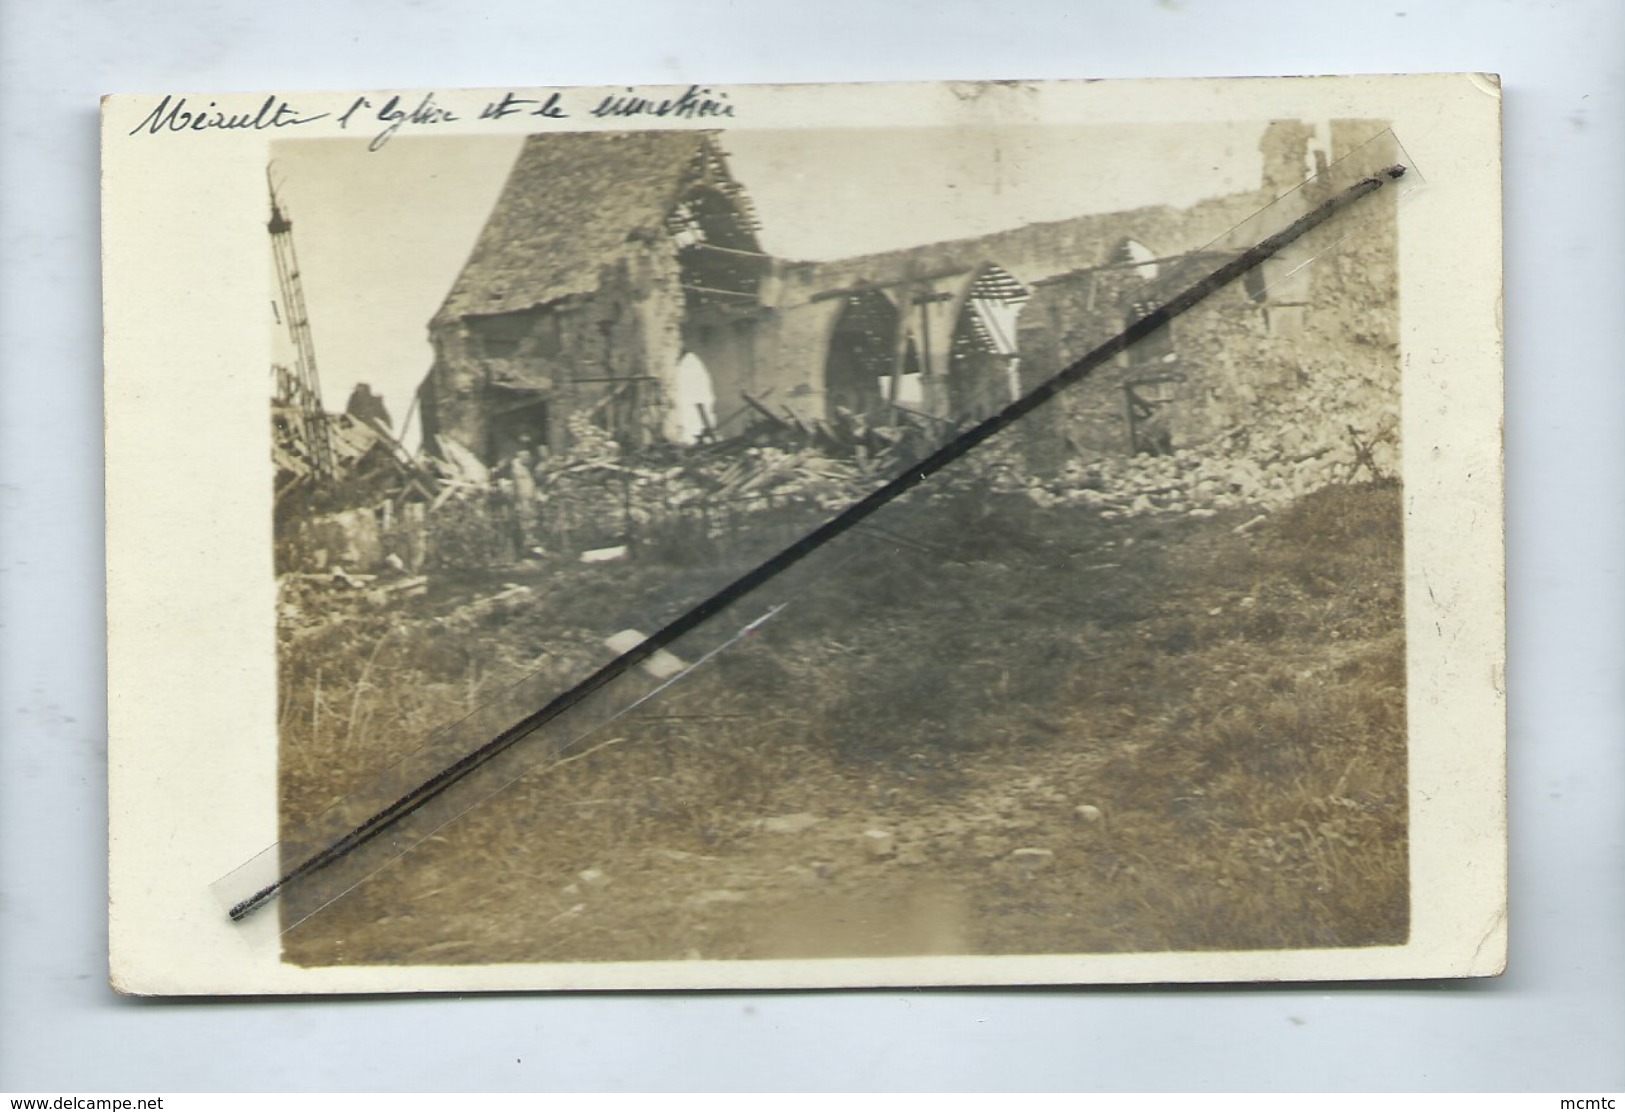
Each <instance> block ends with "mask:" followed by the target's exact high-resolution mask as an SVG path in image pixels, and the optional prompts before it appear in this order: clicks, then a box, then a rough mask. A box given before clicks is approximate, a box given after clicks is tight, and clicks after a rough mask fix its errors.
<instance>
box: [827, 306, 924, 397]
mask: <svg viewBox="0 0 1625 1112" xmlns="http://www.w3.org/2000/svg"><path fill="white" fill-rule="evenodd" d="M897 328H898V320H897V307H896V306H895V305H893V304H892V303H891V299H890V298H888V297H887V296H886V295H885V294H883V293H881V292H880V291H878V290H860V291H858V292H856V293H852V294H848V295H847V298H846V301H845V303H844V304H843V305H842V306H841V315H840V316H839V317H838V318H836V321H835V329H834V331H833V332H832V333H831V334H830V339H829V354H828V355H827V356H825V359H824V390H825V396H826V400H827V405H828V408H829V415H830V416H831V417H832V418H833V417H834V416H835V415H836V412H837V410H840V409H845V410H848V411H850V412H852V413H860V414H870V413H878V412H881V411H882V410H883V409H884V408H885V403H886V399H887V397H888V396H889V393H890V389H891V385H890V383H891V377H892V374H893V373H894V370H895V368H894V366H893V361H894V358H895V356H894V353H895V352H896V350H897V347H896V344H897ZM904 371H905V373H906V372H907V368H906V367H905V368H904Z"/></svg>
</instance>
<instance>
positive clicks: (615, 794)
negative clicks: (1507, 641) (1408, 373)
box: [280, 483, 1409, 964]
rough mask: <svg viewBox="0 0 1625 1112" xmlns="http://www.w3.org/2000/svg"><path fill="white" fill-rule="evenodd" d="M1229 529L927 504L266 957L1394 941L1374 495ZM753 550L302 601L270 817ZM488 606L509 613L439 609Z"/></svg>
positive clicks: (729, 953) (740, 953)
mask: <svg viewBox="0 0 1625 1112" xmlns="http://www.w3.org/2000/svg"><path fill="white" fill-rule="evenodd" d="M1253 516H1254V515H1253V513H1252V511H1239V510H1238V511H1226V512H1223V513H1220V514H1219V515H1218V516H1215V517H1212V518H1208V519H1206V520H1196V519H1194V518H1190V517H1169V518H1150V517H1141V518H1134V519H1128V520H1118V521H1106V520H1103V519H1102V518H1101V517H1100V516H1098V515H1097V514H1095V513H1094V512H1093V511H1090V510H1087V509H1083V508H1080V507H1075V506H1072V507H1052V508H1044V509H1041V508H1038V507H1036V506H1034V505H1033V504H1032V503H1031V502H1029V501H1028V500H1027V499H1025V498H1022V497H1020V496H1015V495H989V494H986V493H980V494H977V493H975V492H971V493H963V494H961V495H959V496H941V497H938V498H936V499H934V500H932V501H931V502H929V503H927V504H925V505H924V506H923V507H922V508H918V509H915V510H914V511H913V512H912V514H911V516H909V517H908V519H907V523H906V528H904V529H900V530H899V531H897V532H896V533H894V534H890V535H870V536H869V537H867V538H865V539H863V540H862V541H861V543H858V542H854V544H853V545H852V546H850V550H849V551H848V552H846V553H844V554H843V555H842V558H841V559H840V560H831V561H829V562H827V563H826V564H825V565H823V566H822V567H821V568H820V569H815V570H818V571H819V572H821V574H812V573H809V574H807V575H805V576H802V577H801V579H800V582H799V585H798V586H795V588H794V589H793V590H792V589H790V588H789V587H788V586H787V587H786V589H785V590H784V591H783V592H781V594H782V597H783V598H784V599H785V600H787V601H788V603H789V605H788V606H787V607H786V608H785V609H784V611H783V612H782V613H780V614H779V615H778V616H776V617H775V618H774V619H773V620H772V621H771V622H768V623H767V624H766V625H765V626H764V627H763V628H762V630H761V631H760V632H759V633H758V634H757V635H755V636H753V637H751V638H750V639H748V640H747V641H745V642H743V643H741V644H738V645H735V646H733V647H731V648H729V649H728V650H727V651H725V652H723V653H721V654H719V655H718V657H717V658H716V659H715V660H714V661H712V662H711V663H709V664H707V665H706V666H705V667H703V668H700V669H697V670H696V671H695V672H693V673H692V674H691V675H689V676H688V677H686V678H685V679H684V680H683V681H682V682H681V683H679V684H677V685H675V686H673V687H672V688H670V689H669V690H667V691H665V692H663V693H662V694H661V695H659V696H658V697H657V698H655V699H652V700H650V701H649V702H648V703H645V704H643V705H641V706H639V707H637V708H636V709H634V710H632V711H631V712H629V713H627V714H625V715H623V716H621V717H619V718H616V719H615V720H614V721H612V722H610V723H609V725H608V727H606V729H604V730H602V731H600V732H599V733H597V734H594V735H592V736H591V737H589V738H588V739H586V740H585V741H584V742H583V744H582V745H581V746H580V747H578V748H577V749H576V750H574V751H572V753H571V754H570V755H569V758H568V759H566V760H562V761H557V760H556V761H551V762H546V761H543V762H538V764H539V767H536V768H535V769H534V771H532V772H531V773H530V774H529V775H526V776H524V777H523V778H521V779H520V780H519V781H518V782H517V783H514V784H513V785H512V786H510V787H508V788H507V789H506V790H504V791H502V792H501V793H500V794H498V795H497V796H495V797H494V798H493V799H491V800H490V801H489V802H487V803H486V804H484V805H483V806H481V807H478V808H476V809H475V810H474V811H472V812H471V813H469V814H468V815H466V816H464V817H463V818H461V819H459V820H457V821H456V822H454V823H452V824H451V825H449V826H447V827H445V828H444V829H443V830H441V831H440V832H439V833H437V834H436V835H434V837H432V838H430V839H429V840H428V841H426V842H424V843H423V844H422V845H421V846H419V847H418V848H417V849H416V850H415V851H414V852H412V853H410V854H409V855H408V856H407V857H405V858H404V859H402V860H401V861H399V862H397V863H396V864H394V865H393V866H391V867H389V868H387V869H385V870H384V871H383V872H381V873H380V874H379V875H378V876H376V877H375V878H374V879H373V880H371V881H370V882H369V883H367V884H365V885H363V886H362V887H360V888H358V889H357V890H355V891H354V892H352V893H351V894H350V895H348V896H346V897H345V898H343V899H341V900H339V901H338V902H337V903H335V904H333V905H332V906H331V907H329V908H327V909H326V910H324V911H321V912H320V913H318V914H316V915H314V916H312V917H311V918H309V919H307V920H306V921H304V922H303V923H302V924H300V925H299V926H297V927H296V928H295V929H293V930H292V931H291V932H290V933H289V934H288V935H287V936H286V938H285V952H286V955H287V957H288V958H289V960H293V961H296V962H300V963H306V964H332V963H341V962H351V963H391V962H440V963H445V962H497V961H574V960H644V959H661V960H663V959H683V958H695V957H704V958H758V957H777V956H827V955H840V954H852V955H878V954H908V953H977V954H995V953H1092V952H1124V951H1160V950H1205V949H1252V948H1288V947H1343V946H1372V945H1383V944H1394V943H1399V942H1402V941H1404V939H1405V938H1406V935H1407V929H1408V907H1409V900H1408V887H1407V841H1406V830H1407V828H1406V781H1405V767H1406V733H1405V666H1404V661H1405V645H1404V634H1403V589H1402V570H1403V569H1402V550H1401V534H1402V528H1401V526H1402V505H1401V492H1400V488H1399V487H1398V486H1397V485H1396V484H1388V483H1383V484H1367V485H1358V486H1341V487H1330V488H1327V489H1324V490H1321V491H1319V492H1317V493H1315V494H1312V495H1310V496H1308V497H1306V498H1304V499H1302V500H1300V501H1299V502H1297V503H1296V504H1294V505H1293V506H1291V507H1289V508H1288V509H1286V510H1284V511H1281V512H1279V513H1277V514H1274V515H1272V516H1270V517H1268V518H1266V519H1264V520H1263V521H1260V522H1254V523H1253V524H1252V525H1251V526H1250V527H1244V526H1247V523H1248V522H1249V521H1250V520H1251V519H1252V518H1253ZM754 555H755V554H754V553H752V552H750V551H748V550H745V549H740V550H737V551H735V552H733V553H732V554H731V555H730V557H729V561H723V560H722V559H721V558H720V557H719V556H717V554H715V553H714V552H709V551H705V550H703V546H702V548H701V549H700V550H696V548H695V547H694V546H684V545H682V544H676V543H674V544H671V545H667V546H665V547H663V548H651V549H649V550H646V551H644V552H641V553H638V554H637V555H636V558H635V559H633V560H631V561H628V562H624V563H619V564H613V565H601V566H583V565H579V564H572V563H564V562H560V563H557V564H554V565H548V566H544V567H538V568H532V569H529V570H521V571H512V572H506V573H504V574H502V575H500V576H496V577H489V576H483V577H482V576H474V575H471V576H469V577H467V578H465V579H463V580H454V579H451V578H448V577H441V579H440V580H439V581H437V582H436V584H435V587H434V591H433V593H431V595H430V596H429V597H428V598H425V599H421V600H415V601H414V602H413V603H411V604H409V606H408V607H407V608H403V609H398V610H396V611H393V612H380V611H368V610H364V609H361V608H358V607H348V608H345V609H343V610H342V612H341V611H340V610H337V609H334V608H333V607H332V605H331V600H330V599H329V598H328V597H327V596H325V595H320V594H317V593H312V594H310V595H308V596H307V597H304V598H302V599H300V600H299V601H300V602H301V603H302V605H303V608H304V614H303V624H302V625H301V627H300V630H299V634H300V636H299V639H298V640H297V642H295V641H293V640H291V639H290V640H287V641H285V644H284V650H283V656H282V661H283V666H282V672H281V677H282V682H281V721H280V724H281V744H282V793H283V803H284V813H285V815H286V816H288V817H289V822H290V823H292V822H293V821H295V820H297V818H298V817H300V816H305V815H308V814H311V813H312V812H314V811H316V810H318V809H320V808H322V807H324V806H326V805H328V804H329V803H330V802H331V801H333V800H335V799H337V798H339V797H341V796H343V795H345V794H346V793H347V792H349V791H351V790H353V788H355V787H356V786H357V785H359V784H362V783H364V782H366V781H367V780H368V779H369V778H371V777H372V776H374V775H375V774H376V771H377V770H378V769H379V768H380V767H382V766H383V765H385V764H387V763H388V762H389V761H390V760H391V759H393V757H394V756H396V755H398V753H399V752H400V751H401V750H402V749H403V748H409V747H410V746H412V745H415V744H417V743H418V741H420V740H421V739H422V738H423V737H425V736H427V734H428V733H429V732H430V731H432V730H433V729H434V728H435V727H436V726H438V725H440V724H441V723H443V722H445V721H447V720H448V719H451V718H455V717H457V716H459V715H461V714H463V713H465V712H466V711H467V710H469V709H471V708H473V707H475V706H478V705H480V704H482V703H484V702H487V701H488V700H490V699H491V698H493V696H494V695H495V694H496V693H498V692H500V691H502V690H504V689H505V688H506V687H507V685H510V684H512V683H513V682H514V681H515V680H516V679H518V678H519V677H521V676H524V675H528V674H533V673H536V672H537V671H538V669H540V673H541V674H540V676H539V677H538V678H537V679H535V680H533V681H532V685H531V688H530V689H529V690H531V691H533V692H534V691H543V690H553V689H557V688H559V687H562V686H565V685H567V684H568V683H569V682H571V681H572V679H573V678H574V677H577V676H579V675H581V674H583V673H584V672H585V671H587V670H590V668H592V667H593V666H595V665H596V664H597V663H601V662H602V660H603V659H606V658H607V656H608V655H609V654H608V653H607V650H605V649H604V648H603V646H602V639H603V638H604V637H606V636H608V635H609V634H611V633H613V632H615V631H616V630H617V629H620V628H623V627H624V626H625V625H627V624H637V623H638V622H643V623H645V624H644V625H643V626H642V627H641V628H643V629H644V631H645V632H648V630H649V628H650V627H649V626H648V625H647V623H648V622H649V621H658V620H659V617H660V615H662V614H666V613H669V612H671V611H673V610H675V609H680V608H681V606H682V605H684V598H685V590H684V589H679V590H676V591H670V590H667V591H664V592H662V585H663V584H668V583H670V582H671V581H673V580H674V579H675V580H677V581H679V582H685V583H686V582H689V580H688V577H691V576H693V577H695V578H694V579H693V580H692V583H691V585H690V587H688V588H686V590H688V591H689V593H692V592H694V591H701V590H703V589H704V585H705V584H707V583H710V582H713V581H715V580H716V579H718V578H719V577H725V576H726V574H727V573H728V572H729V571H731V569H732V566H733V565H734V564H737V565H739V566H744V565H745V564H748V562H749V560H750V559H751V558H753V556H754ZM508 583H518V584H520V585H524V586H529V587H531V591H530V592H528V593H522V594H521V595H520V597H519V601H517V602H516V603H514V604H513V605H512V606H510V607H507V608H505V609H502V610H500V611H495V612H491V613H478V612H476V613H475V615H474V616H472V617H470V616H469V609H468V607H467V606H466V605H465V604H466V603H467V601H468V600H469V599H471V598H474V597H477V596H480V595H489V594H491V593H494V592H496V591H498V590H501V589H502V587H503V585H504V584H508ZM774 597H779V596H774ZM651 599H653V600H654V601H652V602H651V601H649V600H651ZM761 609H762V607H761V606H757V607H756V610H755V611H752V612H753V613H754V612H758V611H760V610H761ZM291 636H292V635H291V633H289V637H290V638H291ZM692 656H693V654H690V657H691V659H692Z"/></svg>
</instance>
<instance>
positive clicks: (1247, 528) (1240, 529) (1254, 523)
mask: <svg viewBox="0 0 1625 1112" xmlns="http://www.w3.org/2000/svg"><path fill="white" fill-rule="evenodd" d="M1268 520H1269V514H1259V515H1258V516H1257V517H1254V518H1250V519H1248V520H1247V521H1243V522H1242V523H1241V524H1240V525H1238V526H1236V527H1235V528H1234V529H1232V530H1230V531H1231V532H1232V533H1250V532H1252V531H1253V530H1254V529H1256V528H1257V527H1258V526H1260V525H1262V524H1263V523H1264V522H1266V521H1268Z"/></svg>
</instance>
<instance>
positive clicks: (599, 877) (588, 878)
mask: <svg viewBox="0 0 1625 1112" xmlns="http://www.w3.org/2000/svg"><path fill="white" fill-rule="evenodd" d="M576 877H577V878H578V879H579V880H580V881H581V883H582V884H585V885H586V886H587V887H588V888H602V887H603V886H604V885H606V884H608V883H609V877H608V876H606V875H604V873H603V871H602V870H600V869H582V870H581V871H580V872H579V873H577V874H576Z"/></svg>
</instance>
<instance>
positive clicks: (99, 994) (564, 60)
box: [0, 0, 1625, 1093]
mask: <svg viewBox="0 0 1625 1112" xmlns="http://www.w3.org/2000/svg"><path fill="white" fill-rule="evenodd" d="M1469 69H1473V70H1496V71H1499V72H1500V73H1502V74H1503V76H1504V79H1505V83H1506V109H1507V139H1508V147H1507V173H1506V183H1507V215H1508V226H1507V231H1508V240H1507V260H1506V263H1507V275H1508V297H1507V302H1508V309H1507V333H1508V376H1509V377H1508V396H1507V414H1508V416H1507V426H1508V459H1509V501H1510V506H1509V512H1510V528H1511V537H1510V545H1509V547H1510V562H1511V620H1512V650H1511V662H1510V683H1511V692H1512V698H1513V703H1512V721H1511V727H1512V730H1511V736H1512V741H1511V747H1512V782H1513V799H1512V824H1513V907H1512V914H1513V918H1512V957H1511V961H1512V966H1511V971H1510V972H1509V973H1508V974H1507V975H1506V977H1505V978H1503V979H1501V980H1500V981H1496V982H1485V983H1474V984H1461V985H1413V986H1403V985H1393V986H1351V987H1337V988H1328V987H1325V986H1320V987H1311V988H1302V989H1291V988H1289V989H1239V988H1238V989H1210V990H1188V989H1187V990H1179V989H1169V990H1138V991H1132V990H1115V991H1059V990H1057V991H1044V992H976V993H963V992H961V993H948V992H897V991H885V992H878V991H877V992H869V993H846V994H840V993H803V994H777V995H773V994H750V995H741V994H732V995H730V994H715V995H708V996H678V995H670V996H661V997H643V996H632V995H614V996H596V997H546V996H491V997H482V998H470V999H428V998H418V999H377V1000H374V999H367V1000H318V1001H250V1002H240V1003H214V1002H173V1003H150V1002H135V1001H125V1000H121V999H119V998H117V997H115V996H114V995H113V994H112V993H111V992H110V991H109V990H108V988H107V986H106V958H105V951H106V930H105V926H104V916H103V902H104V899H105V892H106V883H105V875H104V874H105V856H104V842H103V838H104V833H105V822H106V810H105V804H104V792H105V768H104V764H105V761H104V758H105V739H104V720H105V699H104V696H103V690H102V685H103V669H102V637H101V623H102V614H101V605H102V574H101V564H102V537H101V483H100V475H99V469H100V464H101V457H100V412H101V411H100V389H99V387H100V378H99V358H100V353H99V327H100V323H99V314H98V309H97V303H98V298H99V289H98V287H97V281H98V273H97V264H96V245H97V184H98V183H97V149H96V130H95V124H96V120H95V105H96V98H97V96H99V95H100V94H102V93H106V92H112V91H120V92H138V91H139V92H154V91H164V90H167V89H172V88H173V89H216V88H218V89H240V90H260V89H266V90H269V89H286V90H292V89H299V88H307V89H308V88H348V87H358V88H359V87H377V88H381V87H389V86H393V87H431V86H438V87H443V88H444V87H454V86H467V85H513V86H521V85H542V84H600V83H611V82H623V83H637V82H642V83H657V82H666V83H677V82H686V81H690V80H694V81H703V82H708V83H718V82H767V81H836V80H902V79H936V78H1009V77H1023V78H1063V77H1128V76H1175V75H1223V74H1268V73H1283V74H1285V73H1338V72H1397V71H1442V70H1469ZM1622 99H1625V7H1622V6H1621V5H1620V4H1618V3H1617V0H1571V2H1565V3H1556V2H1549V0H1538V2H1537V0H1461V2H1459V3H1444V2H1423V0H1390V2H1389V3H1387V4H1382V5H1372V4H1367V5H1361V6H1354V5H1338V6H1336V7H1335V8H1334V7H1330V6H1324V5H1311V4H1303V3H1289V2H1282V3H1264V2H1248V0H1237V2H1232V3H1224V4H1220V3H1216V2H1211V0H1209V2H1202V0H1161V2H1158V3H1152V2H1149V0H1146V2H1141V3H1130V2H1128V0H1122V2H1115V0H1092V2H1088V3H1085V2H1081V0H1030V2H1027V3H1022V4H1008V3H993V2H991V0H929V2H925V0H908V2H897V0H893V2H891V3H885V4H882V3H878V2H876V0H821V2H819V3H795V4H786V3H772V4H767V3H764V4H758V5H754V6H747V5H745V4H731V3H727V2H725V0H685V2H683V3H666V2H662V0H623V2H621V3H613V4H604V5H601V6H599V7H598V8H595V9H591V10H589V9H588V8H587V7H585V6H584V5H578V4H565V3H557V2H552V0H514V2H505V3H476V2H470V0H456V2H452V0H420V2H417V3H411V4H395V3H387V2H374V3H369V2H366V0H347V2H337V0H325V2H322V0H292V2H281V3H274V4H273V3H258V2H254V3H227V2H220V0H216V2H212V3H211V2H207V0H166V2H165V3H162V4H154V3H151V2H140V3H137V2H133V0H101V2H96V3H92V2H87V0H58V2H54V3H46V2H44V0H0V266H3V268H4V272H3V284H0V342H3V348H0V388H3V394H0V514H3V521H0V590H3V595H0V730H3V731H4V732H3V735H0V737H3V745H0V1091H25V1092H27V1091H38V1092H41V1093H45V1092H51V1093H62V1092H73V1091H79V1092H84V1091H99V1090H122V1091H125V1092H137V1091H166V1090H168V1091H176V1090H179V1091H185V1090H236V1089H245V1090H281V1089H287V1088H304V1089H381V1090H419V1089H471V1090H483V1089H522V1090H525V1089H528V1090H546V1089H630V1088H636V1089H693V1088H721V1089H742V1088H758V1089H760V1088H772V1089H825V1088H883V1089H891V1088H916V1089H918V1088H926V1089H933V1088H1012V1089H1036V1088H1047V1089H1078V1090H1089V1089H1106V1090H1122V1089H1129V1090H1132V1089H1153V1090H1168V1089H1195V1090H1202V1089H1252V1088H1263V1089H1278V1088H1283V1089H1311V1090H1313V1089H1390V1088H1392V1089H1499V1090H1507V1089H1510V1090H1522V1089H1535V1090H1566V1091H1572V1092H1575V1093H1586V1092H1594V1091H1597V1090H1604V1089H1613V1090H1619V1089H1622V1088H1625V807H1622V806H1621V803H1622V791H1621V789H1622V786H1625V698H1622V696H1625V682H1622V680H1625V583H1622V576H1621V565H1622V560H1625V557H1622V554H1625V482H1622V477H1625V421H1622V415H1625V357H1622V354H1621V353H1622V351H1625V281H1622V276H1625V275H1622V272H1625V264H1622V261H1621V252H1622V249H1625V236H1622V234H1621V232H1622V227H1625V142H1622V140H1625V112H1622ZM199 462H200V465H201V466H207V461H199ZM199 682H201V683H206V682H208V680H207V677H199ZM221 743H222V744H226V743H229V739H222V740H221Z"/></svg>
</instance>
